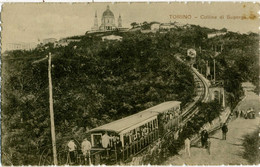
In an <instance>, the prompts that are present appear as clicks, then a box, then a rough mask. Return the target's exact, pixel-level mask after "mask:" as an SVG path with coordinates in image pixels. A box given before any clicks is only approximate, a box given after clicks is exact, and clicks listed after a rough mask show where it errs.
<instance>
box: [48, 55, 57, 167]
mask: <svg viewBox="0 0 260 167" xmlns="http://www.w3.org/2000/svg"><path fill="white" fill-rule="evenodd" d="M48 62H49V63H48V64H49V65H48V78H49V101H50V119H51V139H52V149H53V162H54V165H56V166H57V165H58V160H57V150H56V139H55V125H54V112H53V98H52V80H51V52H49V61H48Z"/></svg>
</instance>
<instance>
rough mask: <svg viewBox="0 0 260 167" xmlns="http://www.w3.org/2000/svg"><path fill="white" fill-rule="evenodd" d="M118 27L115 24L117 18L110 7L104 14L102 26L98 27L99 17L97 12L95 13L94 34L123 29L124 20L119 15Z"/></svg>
mask: <svg viewBox="0 0 260 167" xmlns="http://www.w3.org/2000/svg"><path fill="white" fill-rule="evenodd" d="M117 22H118V25H116V22H115V16H114V13H113V12H112V11H111V10H110V9H109V6H107V9H106V10H105V11H104V12H103V15H102V18H101V25H100V26H99V27H98V17H97V12H96V13H95V18H94V26H93V27H92V28H91V30H92V32H100V31H101V32H103V31H113V30H116V29H118V28H119V29H120V28H122V18H121V15H120V14H119V17H118V20H117Z"/></svg>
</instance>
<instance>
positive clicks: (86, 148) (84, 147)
mask: <svg viewBox="0 0 260 167" xmlns="http://www.w3.org/2000/svg"><path fill="white" fill-rule="evenodd" d="M90 150H91V143H90V142H89V141H88V139H87V138H85V139H84V140H83V142H82V143H81V151H82V153H83V156H84V160H85V165H87V162H89V165H91V159H90Z"/></svg>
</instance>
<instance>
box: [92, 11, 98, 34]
mask: <svg viewBox="0 0 260 167" xmlns="http://www.w3.org/2000/svg"><path fill="white" fill-rule="evenodd" d="M91 29H92V30H94V31H96V30H98V18H97V11H96V12H95V18H94V26H93V27H92V28H91Z"/></svg>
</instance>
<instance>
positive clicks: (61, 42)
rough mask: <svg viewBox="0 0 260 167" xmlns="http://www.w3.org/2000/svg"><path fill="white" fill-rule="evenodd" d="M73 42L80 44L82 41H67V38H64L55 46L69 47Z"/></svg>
mask: <svg viewBox="0 0 260 167" xmlns="http://www.w3.org/2000/svg"><path fill="white" fill-rule="evenodd" d="M71 42H80V39H67V38H63V39H60V40H59V41H57V42H56V43H55V44H56V45H61V46H67V45H69V43H71Z"/></svg>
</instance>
